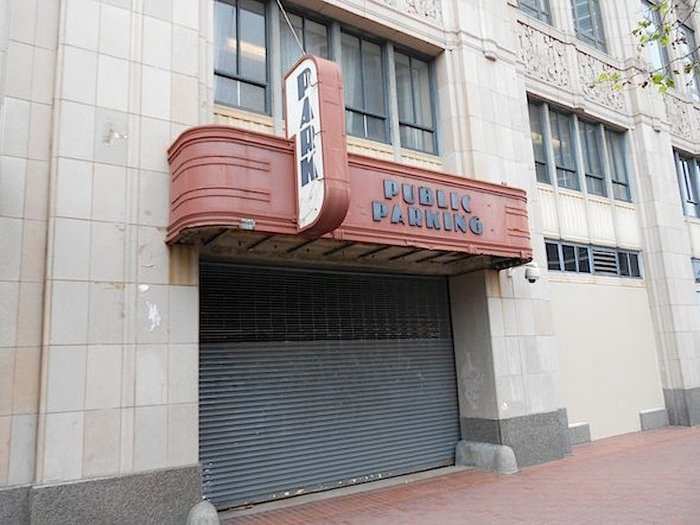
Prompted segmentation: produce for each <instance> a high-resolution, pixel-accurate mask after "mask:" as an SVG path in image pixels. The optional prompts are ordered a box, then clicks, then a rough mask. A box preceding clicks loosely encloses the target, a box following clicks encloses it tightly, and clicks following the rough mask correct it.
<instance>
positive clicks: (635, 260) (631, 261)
mask: <svg viewBox="0 0 700 525" xmlns="http://www.w3.org/2000/svg"><path fill="white" fill-rule="evenodd" d="M617 261H618V268H619V272H620V275H621V276H622V277H641V276H642V274H641V272H640V271H639V255H638V254H636V253H633V252H622V251H619V252H617Z"/></svg>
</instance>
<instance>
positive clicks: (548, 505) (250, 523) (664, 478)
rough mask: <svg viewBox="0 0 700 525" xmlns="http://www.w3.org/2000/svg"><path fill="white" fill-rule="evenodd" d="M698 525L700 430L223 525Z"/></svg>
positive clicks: (651, 435)
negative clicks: (511, 471) (514, 469)
mask: <svg viewBox="0 0 700 525" xmlns="http://www.w3.org/2000/svg"><path fill="white" fill-rule="evenodd" d="M467 523H474V524H491V523H498V524H500V523H519V524H522V523H537V524H540V523H542V524H545V523H546V524H558V523H562V524H564V523H566V524H579V523H594V524H596V525H604V524H623V523H624V524H627V523H630V524H631V523H634V524H638V523H662V524H664V525H666V524H677V523H688V524H691V523H692V524H700V428H694V429H688V428H679V427H674V428H668V429H663V430H658V431H655V432H645V433H637V434H628V435H625V436H620V437H615V438H609V439H605V440H601V441H596V442H595V443H593V444H591V445H584V446H580V447H576V448H575V449H574V454H573V455H572V456H569V457H567V458H566V459H563V460H561V461H556V462H552V463H549V464H545V465H537V466H534V467H529V468H526V469H524V470H523V471H522V472H520V473H519V474H516V475H513V476H500V477H499V476H496V475H495V474H490V473H485V472H478V471H466V472H458V473H455V474H449V475H445V476H441V477H436V478H432V479H428V480H423V481H417V482H414V483H411V484H407V485H400V486H395V487H389V488H384V489H378V490H375V491H370V492H365V493H361V494H354V495H349V496H341V497H338V498H332V499H327V500H322V501H317V502H312V503H306V504H303V505H299V506H294V507H289V508H284V509H279V510H274V511H269V512H264V513H259V514H253V515H249V516H240V517H237V518H233V519H230V520H228V521H226V522H225V524H226V525H375V524H376V525H457V524H459V525H462V524H467Z"/></svg>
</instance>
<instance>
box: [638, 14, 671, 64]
mask: <svg viewBox="0 0 700 525" xmlns="http://www.w3.org/2000/svg"><path fill="white" fill-rule="evenodd" d="M642 9H643V10H644V18H645V20H647V21H648V22H650V25H649V27H648V28H647V30H646V32H647V36H650V37H651V36H652V35H654V33H655V32H656V28H658V27H660V26H661V14H660V13H659V11H658V9H657V8H656V0H642ZM646 46H647V54H648V58H649V63H650V64H651V68H652V70H653V71H659V72H661V71H662V70H665V72H666V73H667V74H669V73H670V68H669V57H668V48H667V47H666V46H664V45H661V42H659V41H658V40H650V41H649V42H648V43H647V45H646Z"/></svg>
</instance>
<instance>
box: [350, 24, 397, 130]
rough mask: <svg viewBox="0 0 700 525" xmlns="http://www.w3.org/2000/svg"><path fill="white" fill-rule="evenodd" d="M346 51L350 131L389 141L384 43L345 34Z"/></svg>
mask: <svg viewBox="0 0 700 525" xmlns="http://www.w3.org/2000/svg"><path fill="white" fill-rule="evenodd" d="M342 54H343V77H344V79H345V121H346V126H347V132H348V133H349V134H350V135H353V136H355V137H362V138H368V139H372V140H378V141H381V142H388V140H387V117H386V103H385V91H384V90H385V85H386V83H385V82H384V60H383V59H382V48H381V46H380V45H379V44H375V43H374V42H370V41H369V40H365V39H363V38H358V37H356V36H354V35H350V34H348V33H343V35H342Z"/></svg>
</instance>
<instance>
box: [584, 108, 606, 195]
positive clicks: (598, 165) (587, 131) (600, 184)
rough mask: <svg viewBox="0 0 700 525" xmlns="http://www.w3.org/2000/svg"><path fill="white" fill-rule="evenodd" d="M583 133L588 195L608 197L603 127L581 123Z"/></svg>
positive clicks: (590, 123)
mask: <svg viewBox="0 0 700 525" xmlns="http://www.w3.org/2000/svg"><path fill="white" fill-rule="evenodd" d="M579 132H580V133H581V149H582V150H583V167H584V172H585V174H586V188H587V189H588V193H591V194H593V195H600V196H601V197H607V195H608V192H607V189H606V187H605V174H604V172H603V161H602V159H601V153H602V152H603V145H602V144H601V142H602V140H601V139H602V136H601V127H600V126H599V125H598V124H594V123H592V122H585V121H581V125H580V126H579Z"/></svg>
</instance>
